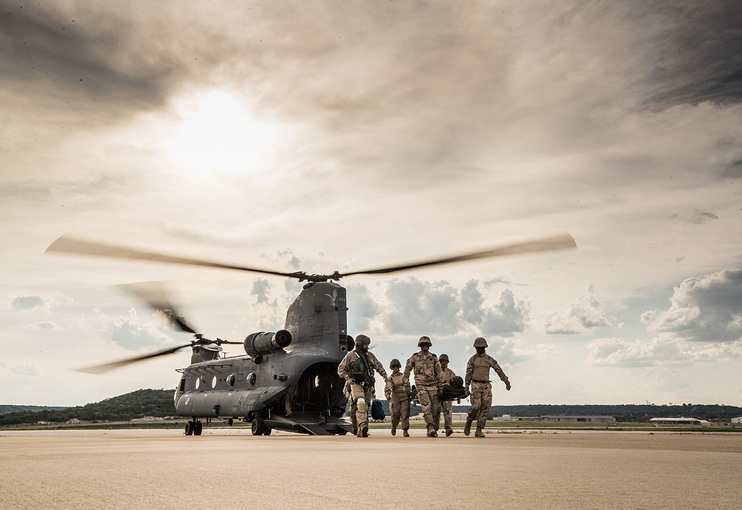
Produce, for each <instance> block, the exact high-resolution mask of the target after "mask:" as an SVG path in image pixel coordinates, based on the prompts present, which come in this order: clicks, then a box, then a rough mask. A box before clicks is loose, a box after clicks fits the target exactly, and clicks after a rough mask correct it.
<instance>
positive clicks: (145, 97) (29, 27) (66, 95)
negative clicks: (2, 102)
mask: <svg viewBox="0 0 742 510" xmlns="http://www.w3.org/2000/svg"><path fill="white" fill-rule="evenodd" d="M0 3H2V5H1V6H0V41H1V42H2V44H0V71H1V72H2V81H3V82H6V85H5V87H6V88H7V86H8V84H10V85H11V87H12V88H13V89H14V90H15V93H16V94H19V95H24V94H33V95H35V96H36V100H35V102H38V100H39V96H38V95H39V94H42V99H41V101H42V102H56V103H57V104H59V105H60V106H63V105H66V106H67V107H69V108H81V107H83V108H85V107H87V104H88V103H92V104H97V105H99V106H104V105H108V106H109V107H110V106H116V107H120V108H125V109H139V108H147V107H152V106H156V105H159V104H162V103H163V101H164V100H165V98H166V97H167V94H168V92H169V90H170V88H171V87H172V86H173V85H174V83H175V81H176V80H177V79H178V78H179V77H180V76H182V75H183V74H184V72H185V71H186V70H185V66H184V64H183V62H182V61H181V59H180V58H177V57H176V55H177V54H176V52H175V51H173V50H174V48H173V47H171V46H169V45H167V44H166V43H165V40H166V39H167V38H168V37H169V34H168V32H167V31H163V32H162V33H161V36H162V40H159V41H154V40H152V39H150V37H151V35H154V34H150V37H146V38H143V37H142V32H141V29H142V28H146V27H147V24H146V23H143V21H147V20H137V19H136V18H135V17H132V15H131V13H129V16H128V17H124V16H122V15H119V14H115V13H114V12H112V11H111V10H108V9H107V10H105V11H104V10H103V9H99V8H97V7H96V4H92V6H91V4H80V5H79V6H77V7H76V8H75V9H66V10H65V9H62V8H60V6H59V4H55V3H52V2H49V3H47V2H42V3H39V4H38V5H37V4H32V3H30V2H11V1H2V2H0ZM98 7H100V6H98ZM149 26H150V28H152V29H154V30H153V31H155V30H156V28H155V27H156V26H155V25H149ZM142 39H143V40H142ZM109 113H110V112H109Z"/></svg>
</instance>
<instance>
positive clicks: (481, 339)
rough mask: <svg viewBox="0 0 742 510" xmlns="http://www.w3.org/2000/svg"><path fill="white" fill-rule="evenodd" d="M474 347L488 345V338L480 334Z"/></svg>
mask: <svg viewBox="0 0 742 510" xmlns="http://www.w3.org/2000/svg"><path fill="white" fill-rule="evenodd" d="M474 347H487V340H485V339H484V338H482V337H481V336H480V337H479V338H477V339H476V340H474Z"/></svg>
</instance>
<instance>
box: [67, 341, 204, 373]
mask: <svg viewBox="0 0 742 510" xmlns="http://www.w3.org/2000/svg"><path fill="white" fill-rule="evenodd" d="M191 345H192V344H191V342H188V343H187V344H183V345H179V346H178V347H171V348H169V349H165V350H162V351H156V352H151V353H149V354H144V355H142V356H136V357H134V358H127V359H122V360H119V361H112V362H110V363H103V364H102V365H93V366H90V367H83V368H78V369H76V370H75V371H76V372H84V373H86V374H103V373H106V372H109V371H111V370H113V369H115V368H119V367H123V366H126V365H130V364H132V363H136V362H138V361H144V360H145V359H149V358H156V357H158V356H166V355H168V354H174V353H175V352H177V351H179V350H181V349H185V348H186V347H190V346H191Z"/></svg>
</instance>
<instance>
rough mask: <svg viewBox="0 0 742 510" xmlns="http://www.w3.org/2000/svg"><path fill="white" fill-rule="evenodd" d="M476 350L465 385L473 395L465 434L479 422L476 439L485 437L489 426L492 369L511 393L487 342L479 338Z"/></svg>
mask: <svg viewBox="0 0 742 510" xmlns="http://www.w3.org/2000/svg"><path fill="white" fill-rule="evenodd" d="M474 348H475V349H476V350H477V353H476V354H475V355H474V356H472V357H471V358H469V361H468V362H467V364H466V380H465V382H464V384H465V385H466V388H467V390H468V392H469V393H470V394H471V408H469V413H468V414H467V416H466V425H465V426H464V434H466V435H467V436H468V435H469V433H470V432H471V423H472V421H474V420H475V419H476V420H477V431H476V433H475V434H474V435H475V436H476V437H484V430H483V429H484V426H485V425H486V424H487V415H488V414H489V412H490V406H491V405H492V384H490V381H489V376H490V368H493V369H494V370H495V372H497V375H498V376H499V377H500V380H501V381H502V382H504V383H505V389H507V390H508V391H510V381H509V380H508V376H506V375H505V372H503V371H502V368H500V365H498V364H497V361H495V360H494V359H493V358H492V356H489V355H488V354H487V353H486V352H485V349H486V348H487V341H486V340H485V339H484V338H482V337H479V338H477V339H476V340H474Z"/></svg>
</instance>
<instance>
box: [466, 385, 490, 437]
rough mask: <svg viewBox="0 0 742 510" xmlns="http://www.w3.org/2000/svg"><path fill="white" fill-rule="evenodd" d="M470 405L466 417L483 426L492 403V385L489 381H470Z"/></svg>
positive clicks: (478, 425) (485, 423)
mask: <svg viewBox="0 0 742 510" xmlns="http://www.w3.org/2000/svg"><path fill="white" fill-rule="evenodd" d="M469 400H470V401H471V407H470V408H469V412H468V413H467V416H466V419H467V420H471V421H476V422H477V427H482V428H484V426H485V425H487V415H489V413H490V406H491V405H492V385H491V384H490V383H488V382H487V383H478V382H472V383H471V396H470V397H469Z"/></svg>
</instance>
